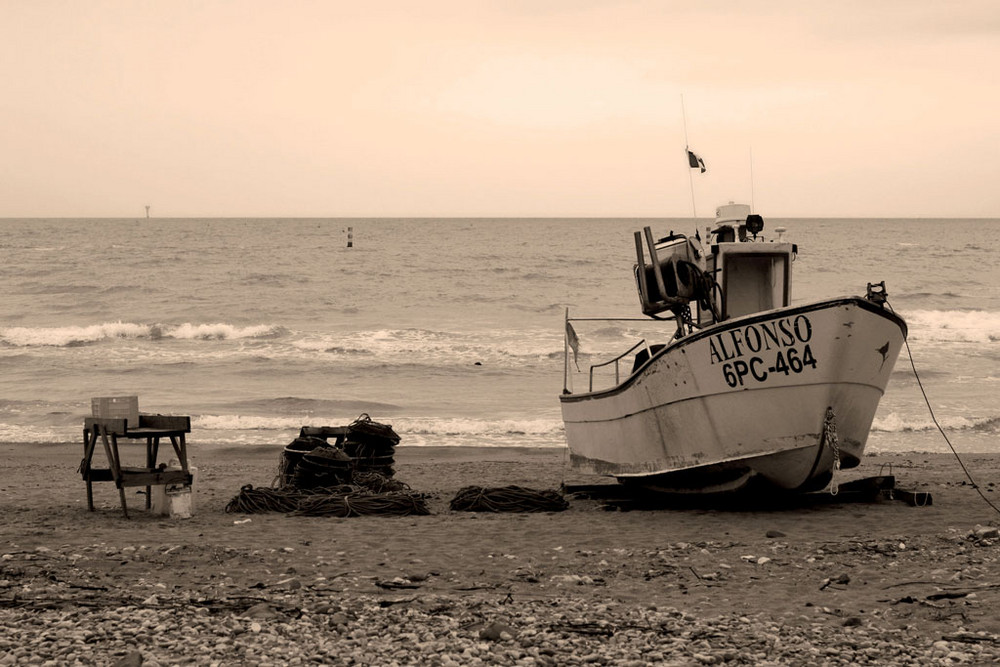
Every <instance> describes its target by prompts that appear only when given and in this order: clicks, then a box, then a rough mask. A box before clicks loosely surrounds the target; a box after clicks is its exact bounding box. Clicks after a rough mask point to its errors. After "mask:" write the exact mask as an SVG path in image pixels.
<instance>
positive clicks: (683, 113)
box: [681, 95, 698, 219]
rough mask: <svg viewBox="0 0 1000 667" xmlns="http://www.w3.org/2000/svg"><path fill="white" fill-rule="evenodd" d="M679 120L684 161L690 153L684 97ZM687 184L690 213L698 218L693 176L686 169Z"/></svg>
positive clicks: (682, 97)
mask: <svg viewBox="0 0 1000 667" xmlns="http://www.w3.org/2000/svg"><path fill="white" fill-rule="evenodd" d="M681 118H683V119H684V160H685V161H687V160H688V155H689V154H690V152H691V147H690V146H689V145H688V121H687V111H685V110H684V95H681ZM687 172H688V184H689V185H690V186H691V211H692V213H694V217H695V219H697V218H698V207H697V206H696V205H695V202H694V176H692V175H691V170H690V169H688V170H687Z"/></svg>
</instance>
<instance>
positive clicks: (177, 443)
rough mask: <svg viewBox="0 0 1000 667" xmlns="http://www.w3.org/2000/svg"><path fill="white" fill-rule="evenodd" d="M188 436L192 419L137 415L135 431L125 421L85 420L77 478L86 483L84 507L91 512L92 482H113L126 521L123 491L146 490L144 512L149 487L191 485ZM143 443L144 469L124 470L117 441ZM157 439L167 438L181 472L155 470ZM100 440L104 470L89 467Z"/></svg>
mask: <svg viewBox="0 0 1000 667" xmlns="http://www.w3.org/2000/svg"><path fill="white" fill-rule="evenodd" d="M190 432H191V418H190V417H178V416H165V415H140V416H139V425H138V427H137V428H130V427H129V425H128V423H127V421H126V420H125V419H101V418H98V417H88V418H86V419H85V420H84V426H83V461H81V462H80V474H81V475H83V479H84V481H85V482H87V507H88V508H89V509H90V511H94V490H93V483H94V482H114V483H115V486H117V487H118V496H119V498H120V499H121V503H122V512H124V514H125V518H126V519H127V518H128V506H127V505H126V503H125V488H126V487H132V486H144V487H146V509H149V508H150V506H151V502H152V496H151V493H150V491H151V487H153V486H156V485H160V484H191V483H192V481H193V478H192V475H191V473H190V471H189V469H188V462H187V444H186V442H185V440H184V436H185V434H187V433H190ZM119 438H126V439H129V440H142V439H145V441H146V465H145V466H142V467H126V466H123V465H122V460H121V455H120V453H119V451H118V439H119ZM160 438H170V444H171V445H172V446H173V450H174V453H175V454H176V455H177V460H178V461H179V462H180V466H181V469H180V470H167V469H166V464H160V465H159V466H157V464H156V457H157V454H158V453H159V449H160ZM98 439H100V440H101V443H102V445H103V446H104V454H105V455H106V456H107V459H108V467H107V468H94V467H92V466H91V463H92V459H93V457H94V450H95V449H96V448H97V441H98Z"/></svg>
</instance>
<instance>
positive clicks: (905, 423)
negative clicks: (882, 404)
mask: <svg viewBox="0 0 1000 667" xmlns="http://www.w3.org/2000/svg"><path fill="white" fill-rule="evenodd" d="M938 423H939V424H941V428H943V429H944V430H945V431H975V432H977V433H1000V417H983V418H978V419H977V418H969V417H946V418H943V419H938ZM936 429H937V426H935V424H934V422H933V420H931V419H930V418H928V419H922V420H908V419H903V418H902V417H900V416H899V415H898V414H897V413H895V412H891V413H889V414H888V415H886V416H885V417H881V418H876V419H875V421H874V422H873V423H872V431H882V432H886V433H910V432H917V431H933V430H936Z"/></svg>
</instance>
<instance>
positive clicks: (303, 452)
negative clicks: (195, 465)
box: [226, 414, 430, 517]
mask: <svg viewBox="0 0 1000 667" xmlns="http://www.w3.org/2000/svg"><path fill="white" fill-rule="evenodd" d="M331 437H332V438H335V441H334V442H333V443H331V442H330V441H329V440H328V438H331ZM398 443H399V436H398V435H396V432H395V431H393V430H392V427H391V426H389V425H387V424H380V423H378V422H375V421H372V418H371V417H369V416H368V415H367V414H363V415H361V416H360V417H358V418H357V419H356V420H354V421H353V422H352V423H351V424H350V425H348V426H332V427H331V426H318V427H313V426H303V427H302V429H301V431H300V432H299V437H297V438H295V440H293V441H292V442H291V443H289V444H288V445H287V446H286V447H285V449H284V451H283V452H282V454H281V459H280V461H279V462H278V476H277V479H276V480H275V481H276V483H275V485H274V486H273V487H271V488H256V489H255V488H254V487H253V485H251V484H248V485H246V486H244V487H243V488H242V489H240V493H239V495H237V496H236V497H235V498H233V499H232V500H231V501H229V504H228V505H226V511H227V512H242V513H244V514H259V513H263V512H284V513H287V514H290V515H293V516H337V517H348V516H373V515H383V516H407V515H410V514H430V510H428V509H427V504H426V502H425V501H424V498H423V496H421V495H419V494H414V493H413V492H412V491H411V489H410V487H409V486H408V485H407V484H406V483H404V482H401V481H399V480H396V479H393V474H394V470H393V457H394V455H395V447H396V445H397V444H398Z"/></svg>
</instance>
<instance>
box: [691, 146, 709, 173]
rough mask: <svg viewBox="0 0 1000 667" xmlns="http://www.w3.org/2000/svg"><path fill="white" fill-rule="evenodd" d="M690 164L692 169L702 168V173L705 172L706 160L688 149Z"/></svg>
mask: <svg viewBox="0 0 1000 667" xmlns="http://www.w3.org/2000/svg"><path fill="white" fill-rule="evenodd" d="M687 153H688V165H689V166H690V167H691V168H692V169H701V173H703V174H704V173H705V161H704V160H702V159H701V158H700V157H698V156H697V155H695V154H694V153H693V152H692V151H690V150H688V152H687Z"/></svg>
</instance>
